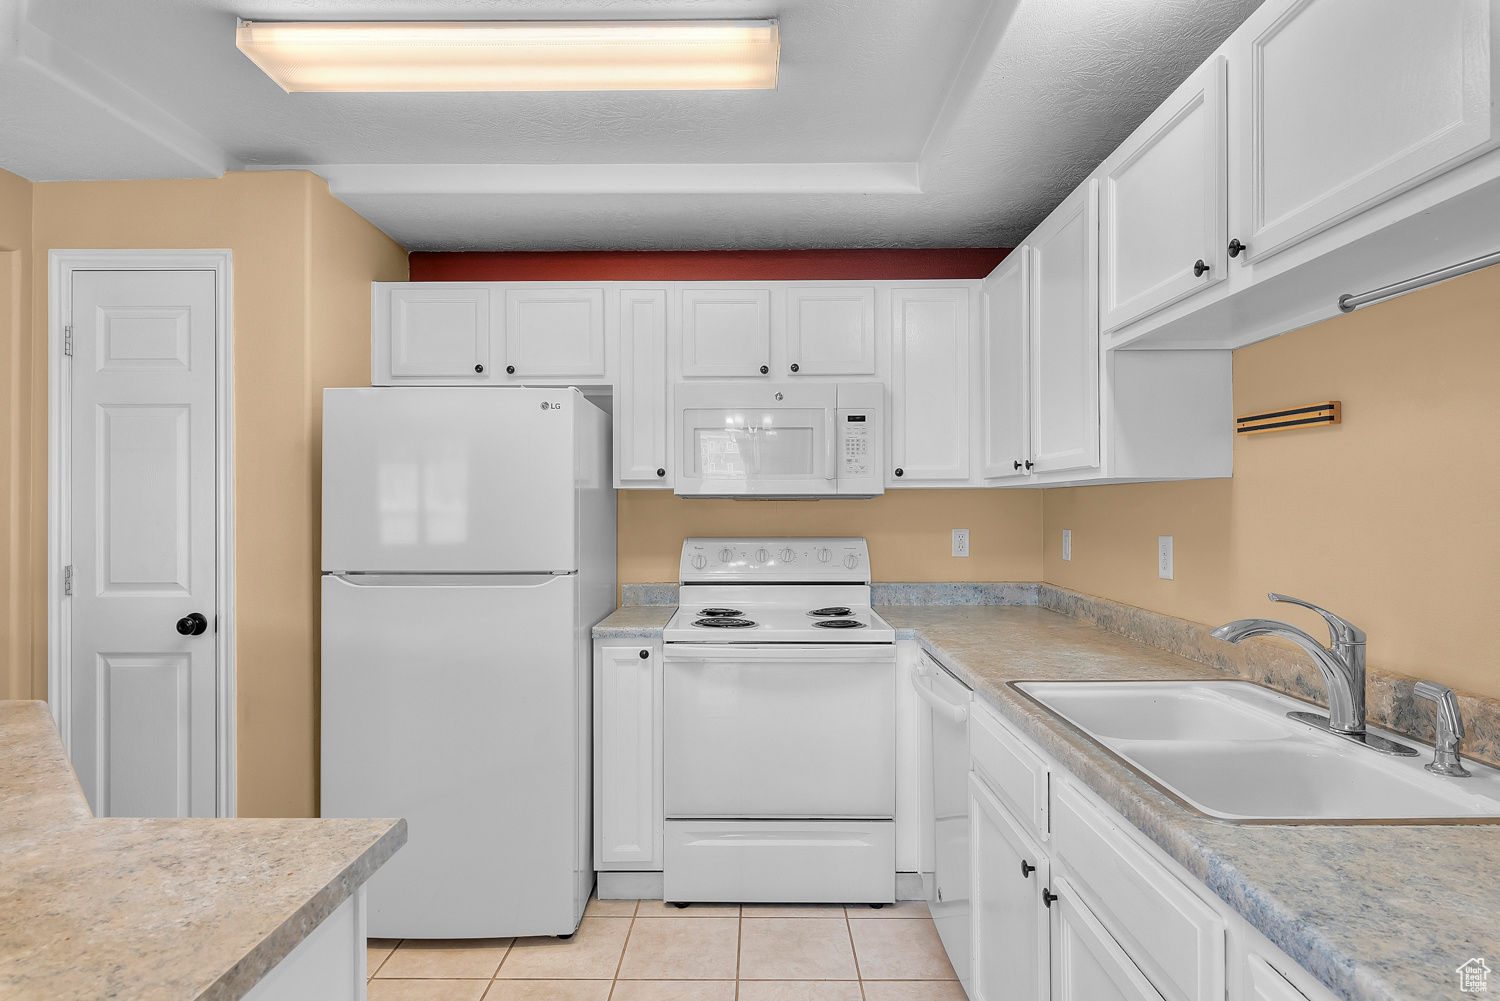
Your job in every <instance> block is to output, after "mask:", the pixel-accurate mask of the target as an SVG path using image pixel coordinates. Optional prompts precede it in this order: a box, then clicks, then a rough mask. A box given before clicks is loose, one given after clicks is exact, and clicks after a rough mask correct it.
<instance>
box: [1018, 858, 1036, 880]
mask: <svg viewBox="0 0 1500 1001" xmlns="http://www.w3.org/2000/svg"><path fill="white" fill-rule="evenodd" d="M1034 872H1036V866H1034V865H1032V864H1031V863H1030V862H1027V861H1026V860H1025V859H1022V860H1021V878H1022V879H1030V878H1031V874H1032V873H1034Z"/></svg>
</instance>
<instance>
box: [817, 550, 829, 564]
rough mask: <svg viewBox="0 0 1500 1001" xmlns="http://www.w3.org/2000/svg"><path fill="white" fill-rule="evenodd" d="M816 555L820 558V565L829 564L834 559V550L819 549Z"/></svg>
mask: <svg viewBox="0 0 1500 1001" xmlns="http://www.w3.org/2000/svg"><path fill="white" fill-rule="evenodd" d="M816 555H817V557H818V562H819V563H827V562H828V561H829V560H831V559H833V550H832V549H819V550H818V552H817V554H816Z"/></svg>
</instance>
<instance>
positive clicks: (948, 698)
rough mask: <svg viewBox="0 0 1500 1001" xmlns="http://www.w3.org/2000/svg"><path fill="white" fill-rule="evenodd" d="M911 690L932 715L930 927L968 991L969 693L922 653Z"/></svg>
mask: <svg viewBox="0 0 1500 1001" xmlns="http://www.w3.org/2000/svg"><path fill="white" fill-rule="evenodd" d="M912 686H913V687H914V688H916V690H917V695H918V696H919V697H920V698H921V699H922V701H923V702H925V703H927V705H928V706H929V709H930V712H931V713H932V813H933V817H932V839H933V840H932V843H933V869H934V873H933V882H934V884H935V888H934V890H933V899H932V900H931V901H929V902H928V906H929V907H930V909H931V910H932V920H933V923H934V924H936V925H937V930H938V936H939V937H940V938H941V939H942V940H943V948H945V949H946V950H947V951H948V958H949V960H951V961H952V963H953V969H954V971H955V972H957V974H958V979H959V981H960V983H962V984H963V988H964V991H965V993H967V992H968V990H969V980H970V959H969V957H970V946H969V936H970V929H969V702H970V700H971V698H972V697H973V696H972V695H971V693H970V692H969V689H968V688H967V687H966V686H965V685H964V684H963V683H962V682H960V681H959V680H958V679H957V678H955V677H953V675H951V674H949V673H948V672H947V671H945V670H943V669H942V668H941V667H940V666H938V664H937V663H936V662H935V661H933V660H932V659H931V658H930V657H928V656H927V655H926V654H925V653H924V654H922V656H921V658H920V660H919V661H918V663H917V670H916V671H915V672H913V674H912Z"/></svg>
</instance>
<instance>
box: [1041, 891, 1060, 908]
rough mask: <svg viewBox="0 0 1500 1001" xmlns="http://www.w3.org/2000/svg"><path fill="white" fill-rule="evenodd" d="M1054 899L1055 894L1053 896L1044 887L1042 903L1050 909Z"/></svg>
mask: <svg viewBox="0 0 1500 1001" xmlns="http://www.w3.org/2000/svg"><path fill="white" fill-rule="evenodd" d="M1056 899H1057V894H1055V893H1053V892H1052V891H1050V890H1048V889H1047V888H1046V887H1045V886H1044V887H1042V903H1044V904H1046V905H1047V906H1048V907H1051V906H1052V901H1054V900H1056Z"/></svg>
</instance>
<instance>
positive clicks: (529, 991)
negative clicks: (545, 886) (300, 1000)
mask: <svg viewBox="0 0 1500 1001" xmlns="http://www.w3.org/2000/svg"><path fill="white" fill-rule="evenodd" d="M369 971H370V1001H964V994H963V990H962V989H961V988H960V987H959V985H958V980H957V979H956V977H955V976H954V973H953V967H952V966H951V965H949V963H948V957H947V955H946V954H945V953H944V952H943V946H942V943H941V942H939V941H938V936H937V929H935V928H934V927H933V924H932V917H931V915H930V914H928V912H927V905H926V904H924V903H921V902H919V901H917V902H907V903H901V904H897V905H895V906H886V907H882V908H879V909H876V908H872V907H865V906H863V905H858V906H850V907H840V906H838V905H836V904H828V905H812V906H801V907H790V906H780V905H769V904H745V905H743V906H741V905H737V904H735V905H710V904H694V905H693V906H691V907H687V908H677V907H672V906H669V905H667V904H663V903H662V902H661V901H660V900H642V901H635V900H591V901H589V906H588V910H587V911H586V912H585V913H584V917H583V924H582V925H580V926H579V929H578V933H577V934H576V935H574V936H573V937H572V938H571V939H569V940H568V941H562V940H560V939H556V938H518V939H508V938H501V939H480V940H469V941H453V942H434V941H422V940H418V939H407V940H404V941H393V940H388V939H371V940H370V966H369Z"/></svg>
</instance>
